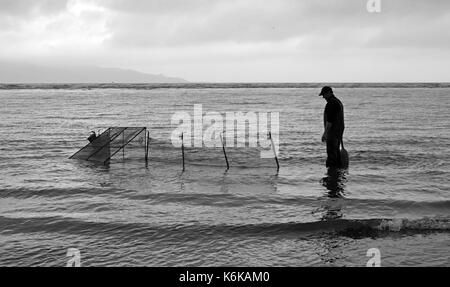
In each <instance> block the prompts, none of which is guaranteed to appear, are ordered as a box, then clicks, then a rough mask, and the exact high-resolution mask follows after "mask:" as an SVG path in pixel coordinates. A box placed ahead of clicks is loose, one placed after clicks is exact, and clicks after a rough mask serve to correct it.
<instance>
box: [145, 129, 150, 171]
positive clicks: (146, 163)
mask: <svg viewBox="0 0 450 287" xmlns="http://www.w3.org/2000/svg"><path fill="white" fill-rule="evenodd" d="M149 144H150V132H148V131H147V130H146V131H145V165H148V146H149Z"/></svg>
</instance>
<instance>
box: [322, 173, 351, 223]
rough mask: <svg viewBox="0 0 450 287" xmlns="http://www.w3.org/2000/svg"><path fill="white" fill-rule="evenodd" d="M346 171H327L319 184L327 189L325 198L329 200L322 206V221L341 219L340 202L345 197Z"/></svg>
mask: <svg viewBox="0 0 450 287" xmlns="http://www.w3.org/2000/svg"><path fill="white" fill-rule="evenodd" d="M346 175H347V170H344V169H328V171H327V176H325V177H323V178H322V180H321V183H322V185H323V186H324V187H326V188H327V193H326V195H327V197H329V198H330V200H328V201H326V203H325V204H324V205H323V206H322V208H323V209H324V210H325V212H324V215H323V216H322V220H334V219H339V218H342V217H343V215H344V214H343V212H342V200H340V199H343V198H344V196H345V183H346V182H347V177H346Z"/></svg>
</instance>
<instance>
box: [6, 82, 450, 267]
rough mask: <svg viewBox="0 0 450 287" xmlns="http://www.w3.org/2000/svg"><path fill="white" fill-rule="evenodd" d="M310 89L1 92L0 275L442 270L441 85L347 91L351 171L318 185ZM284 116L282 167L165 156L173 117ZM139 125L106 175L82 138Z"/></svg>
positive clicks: (448, 247) (448, 237)
mask: <svg viewBox="0 0 450 287" xmlns="http://www.w3.org/2000/svg"><path fill="white" fill-rule="evenodd" d="M320 86H321V85H313V84H181V85H176V84H175V85H169V84H168V85H119V84H107V85H94V84H93V85H3V86H1V87H0V88H1V89H0V100H1V103H2V104H1V106H0V131H1V135H2V136H1V137H0V265H1V266H65V265H66V263H67V261H68V260H69V259H70V258H69V257H67V255H68V253H67V252H68V250H69V248H76V250H78V251H79V255H80V258H79V259H80V262H81V265H82V266H236V265H237V266H366V263H367V262H368V261H369V260H370V259H371V257H370V256H369V257H368V253H367V252H368V250H369V249H371V248H376V249H377V250H379V252H380V264H381V266H450V261H449V260H450V259H449V256H450V244H449V242H450V193H449V192H450V184H449V177H450V169H449V166H450V165H449V162H450V121H449V118H448V116H449V114H448V111H449V110H450V97H449V94H450V87H449V86H448V85H440V84H434V85H422V84H409V85H392V84H346V85H345V84H342V85H335V86H334V88H335V93H336V96H337V97H338V98H339V99H341V101H342V102H343V104H344V106H345V123H346V129H345V134H344V143H345V148H346V149H347V151H348V152H349V155H350V167H349V169H348V170H347V171H343V172H341V173H339V175H338V176H337V177H334V176H330V175H327V171H326V169H325V166H324V163H325V159H326V158H325V157H326V152H325V145H324V144H323V143H321V135H322V131H323V114H322V113H323V108H324V105H325V101H324V100H323V99H322V98H321V97H318V96H317V95H318V92H319V91H320ZM195 104H201V105H202V107H203V112H204V113H206V112H218V113H225V112H237V111H242V112H244V113H245V112H260V111H264V112H279V117H280V121H279V129H280V133H279V141H280V146H279V155H278V156H279V162H280V170H279V172H277V170H276V164H275V161H274V160H273V159H271V160H270V159H269V160H264V161H260V160H259V159H258V154H257V153H254V152H250V150H247V149H242V150H238V151H237V152H235V153H234V154H233V153H232V152H230V155H229V157H230V169H229V170H228V171H226V164H225V162H224V157H223V153H222V149H207V148H197V149H186V167H185V172H182V165H181V151H180V149H179V148H176V147H174V146H173V145H172V144H171V141H170V136H171V133H172V132H173V130H174V129H175V128H176V126H174V125H173V124H172V123H171V117H172V115H173V114H174V113H176V112H179V111H185V112H188V113H193V108H194V105H195ZM111 126H142V127H147V128H148V130H149V132H150V137H151V139H150V145H149V163H148V166H146V165H145V161H144V156H143V154H144V149H143V148H142V149H141V148H140V147H138V148H135V149H134V150H131V148H130V149H129V150H128V149H125V153H124V154H123V153H122V152H119V153H118V154H117V155H116V156H115V158H114V159H113V160H112V161H111V164H109V165H107V166H103V165H99V164H95V163H90V162H84V161H79V160H70V159H68V158H69V157H70V156H71V155H72V154H73V153H74V152H76V151H77V150H78V149H79V148H81V147H82V146H84V145H85V144H86V143H87V141H86V138H87V136H89V133H90V131H92V130H94V131H97V130H99V129H101V130H104V129H105V128H107V127H111Z"/></svg>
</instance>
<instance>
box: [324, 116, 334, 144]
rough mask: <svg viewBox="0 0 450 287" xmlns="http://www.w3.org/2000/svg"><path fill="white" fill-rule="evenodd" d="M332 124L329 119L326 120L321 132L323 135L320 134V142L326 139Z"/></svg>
mask: <svg viewBox="0 0 450 287" xmlns="http://www.w3.org/2000/svg"><path fill="white" fill-rule="evenodd" d="M332 125H333V124H332V123H330V122H329V121H327V122H326V124H325V131H324V132H323V135H322V142H325V141H327V139H328V136H329V133H330V130H331V126H332Z"/></svg>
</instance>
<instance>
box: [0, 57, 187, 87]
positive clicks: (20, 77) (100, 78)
mask: <svg viewBox="0 0 450 287" xmlns="http://www.w3.org/2000/svg"><path fill="white" fill-rule="evenodd" d="M111 82H115V83H187V81H186V80H184V79H181V78H175V77H167V76H164V75H162V74H158V75H153V74H146V73H141V72H138V71H133V70H127V69H120V68H102V67H93V66H79V67H47V66H39V65H32V64H24V63H11V62H0V83H111Z"/></svg>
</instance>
